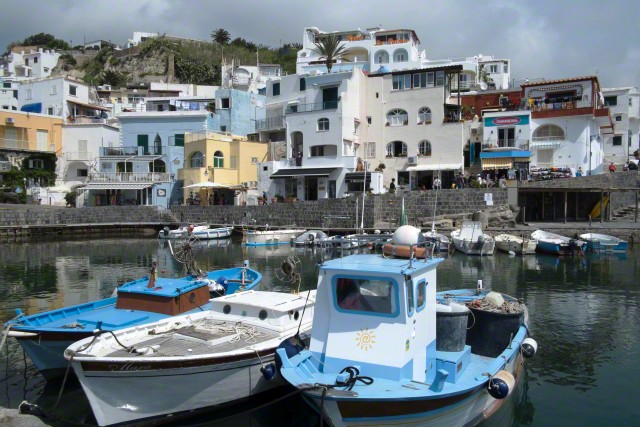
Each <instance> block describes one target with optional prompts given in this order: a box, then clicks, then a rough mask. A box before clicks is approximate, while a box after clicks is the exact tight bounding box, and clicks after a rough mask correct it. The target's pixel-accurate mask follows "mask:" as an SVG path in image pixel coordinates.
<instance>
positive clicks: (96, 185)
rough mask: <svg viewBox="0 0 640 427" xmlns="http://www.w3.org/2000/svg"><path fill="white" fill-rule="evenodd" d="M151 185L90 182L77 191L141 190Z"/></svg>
mask: <svg viewBox="0 0 640 427" xmlns="http://www.w3.org/2000/svg"><path fill="white" fill-rule="evenodd" d="M152 185H153V184H151V183H149V182H147V183H137V182H136V183H132V182H90V183H88V184H87V185H85V186H84V187H81V188H78V190H142V189H143V188H149V187H151V186H152Z"/></svg>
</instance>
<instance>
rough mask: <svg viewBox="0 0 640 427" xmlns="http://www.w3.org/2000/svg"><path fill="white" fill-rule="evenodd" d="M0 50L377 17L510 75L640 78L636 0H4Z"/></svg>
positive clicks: (439, 55) (274, 33) (361, 23)
mask: <svg viewBox="0 0 640 427" xmlns="http://www.w3.org/2000/svg"><path fill="white" fill-rule="evenodd" d="M0 10H1V15H0V49H2V50H4V47H6V45H7V44H8V43H9V42H11V41H15V40H22V39H24V38H25V37H27V36H29V35H31V34H36V33H40V32H45V33H51V34H54V35H55V36H56V37H58V38H61V39H64V40H66V41H68V42H69V43H71V44H72V45H77V44H82V41H83V40H86V41H91V40H97V39H103V40H111V41H112V42H114V43H116V44H125V43H126V41H127V39H128V38H130V37H131V36H132V33H133V31H149V32H159V33H166V34H169V35H174V36H182V37H190V38H197V39H206V40H208V39H210V34H211V32H212V31H213V30H215V29H217V28H225V29H226V30H227V31H229V32H230V33H231V37H232V38H235V37H242V38H244V39H246V40H249V41H253V42H255V43H256V44H264V45H268V46H279V45H281V44H282V43H290V42H298V43H301V42H302V34H303V29H304V28H305V27H312V26H315V27H318V28H320V29H321V30H323V31H346V30H353V29H357V28H361V29H365V28H369V27H375V26H378V25H382V26H383V28H386V29H396V28H409V29H413V30H415V31H416V33H417V34H418V37H419V38H420V40H421V49H425V50H426V53H427V55H426V56H427V58H428V59H443V58H457V57H466V56H473V55H477V54H479V53H481V54H484V55H494V56H496V57H498V58H508V59H511V68H512V74H511V77H512V78H515V79H516V80H522V79H525V78H529V79H537V78H545V79H556V78H567V77H577V76H585V75H597V76H598V77H599V79H600V82H601V85H602V86H603V87H621V86H640V35H639V32H638V18H640V1H637V0H608V1H602V0H511V1H506V0H475V1H471V0H469V1H468V0H399V1H388V0H387V1H379V0H369V1H361V0H323V1H312V0H263V1H255V0H101V1H96V0H83V1H75V0H2V8H1V9H0Z"/></svg>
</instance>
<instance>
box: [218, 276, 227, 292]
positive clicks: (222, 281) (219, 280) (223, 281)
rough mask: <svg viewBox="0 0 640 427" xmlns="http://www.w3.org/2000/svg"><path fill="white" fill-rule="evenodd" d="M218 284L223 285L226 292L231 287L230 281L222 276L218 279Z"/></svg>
mask: <svg viewBox="0 0 640 427" xmlns="http://www.w3.org/2000/svg"><path fill="white" fill-rule="evenodd" d="M216 283H217V284H218V285H221V286H222V287H223V288H224V291H225V292H226V291H227V288H228V287H229V281H228V280H227V278H226V277H224V276H220V277H218V280H216Z"/></svg>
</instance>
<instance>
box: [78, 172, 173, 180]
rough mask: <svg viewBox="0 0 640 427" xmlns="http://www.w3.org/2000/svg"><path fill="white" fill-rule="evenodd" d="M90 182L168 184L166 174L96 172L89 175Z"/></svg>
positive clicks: (167, 175)
mask: <svg viewBox="0 0 640 427" xmlns="http://www.w3.org/2000/svg"><path fill="white" fill-rule="evenodd" d="M89 181H90V182H168V181H169V174H168V173H164V172H96V173H92V174H90V175H89Z"/></svg>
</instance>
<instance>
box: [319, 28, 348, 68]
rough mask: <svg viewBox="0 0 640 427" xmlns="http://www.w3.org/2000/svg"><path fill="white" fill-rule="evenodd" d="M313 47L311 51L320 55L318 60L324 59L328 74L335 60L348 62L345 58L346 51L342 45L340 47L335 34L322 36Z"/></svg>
mask: <svg viewBox="0 0 640 427" xmlns="http://www.w3.org/2000/svg"><path fill="white" fill-rule="evenodd" d="M315 45H316V47H315V48H313V49H311V50H312V51H313V52H315V53H317V54H318V55H320V59H324V63H325V65H326V66H327V70H328V71H329V73H330V72H331V68H332V67H333V63H334V62H336V61H337V60H339V59H341V60H343V61H348V59H347V58H345V55H346V53H347V49H346V48H345V47H344V45H342V46H340V40H338V36H336V35H335V34H329V35H327V36H324V37H323V38H322V39H320V41H319V42H316V44H315Z"/></svg>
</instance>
